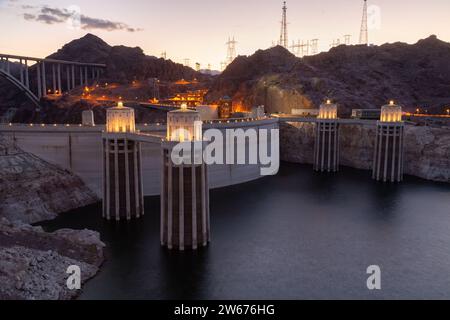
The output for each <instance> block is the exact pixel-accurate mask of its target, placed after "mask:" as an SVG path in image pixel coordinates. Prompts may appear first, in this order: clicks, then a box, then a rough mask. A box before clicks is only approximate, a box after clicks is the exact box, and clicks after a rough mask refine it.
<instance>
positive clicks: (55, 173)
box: [0, 135, 104, 300]
mask: <svg viewBox="0 0 450 320" xmlns="http://www.w3.org/2000/svg"><path fill="white" fill-rule="evenodd" d="M97 201H98V199H97V197H96V196H95V194H94V193H93V192H92V191H90V190H89V189H88V188H87V187H86V186H85V185H84V184H83V182H82V181H81V180H80V178H78V177H76V176H75V175H73V174H71V173H69V172H67V171H64V170H61V169H60V168H58V167H56V166H54V165H51V164H49V163H47V162H45V161H43V160H41V159H39V158H38V157H36V156H34V155H32V154H30V153H26V152H24V151H22V150H20V149H19V148H17V147H15V144H14V141H13V140H12V139H10V138H6V137H5V136H2V135H0V283H1V286H0V300H2V299H71V298H74V297H76V296H77V295H78V294H79V293H80V291H79V290H78V291H77V290H69V289H68V288H67V285H66V280H67V277H68V275H67V274H66V270H67V268H68V267H69V266H71V265H76V266H79V267H80V269H81V278H82V281H83V282H85V281H87V280H88V279H90V278H91V277H93V276H94V275H95V274H96V273H97V272H98V270H99V267H100V265H101V263H102V262H103V247H104V244H103V243H102V242H101V241H100V235H99V234H98V233H97V232H94V231H89V230H83V231H75V230H69V229H64V230H58V231H56V232H54V233H46V232H44V231H43V230H42V228H40V227H32V226H31V225H29V224H28V223H35V222H39V221H43V220H50V219H53V218H55V217H56V216H57V214H58V213H61V212H65V211H69V210H71V209H74V208H78V207H82V206H85V205H88V204H91V203H95V202H97ZM11 221H13V222H11Z"/></svg>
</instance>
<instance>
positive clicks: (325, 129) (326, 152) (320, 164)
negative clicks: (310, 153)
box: [314, 119, 339, 172]
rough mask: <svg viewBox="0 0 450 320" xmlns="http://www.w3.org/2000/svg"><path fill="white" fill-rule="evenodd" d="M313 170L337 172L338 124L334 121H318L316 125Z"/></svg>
mask: <svg viewBox="0 0 450 320" xmlns="http://www.w3.org/2000/svg"><path fill="white" fill-rule="evenodd" d="M314 170H315V171H320V172H337V171H339V123H338V121H337V120H336V119H330V120H325V119H320V120H317V123H316V133H315V145H314Z"/></svg>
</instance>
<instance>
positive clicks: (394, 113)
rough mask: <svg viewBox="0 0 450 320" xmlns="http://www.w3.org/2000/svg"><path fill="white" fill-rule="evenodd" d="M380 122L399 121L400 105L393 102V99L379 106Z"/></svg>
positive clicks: (400, 119)
mask: <svg viewBox="0 0 450 320" xmlns="http://www.w3.org/2000/svg"><path fill="white" fill-rule="evenodd" d="M380 121H381V122H401V121H402V107H400V106H398V105H396V104H395V102H394V101H393V100H391V101H389V104H388V105H385V106H383V107H381V117H380Z"/></svg>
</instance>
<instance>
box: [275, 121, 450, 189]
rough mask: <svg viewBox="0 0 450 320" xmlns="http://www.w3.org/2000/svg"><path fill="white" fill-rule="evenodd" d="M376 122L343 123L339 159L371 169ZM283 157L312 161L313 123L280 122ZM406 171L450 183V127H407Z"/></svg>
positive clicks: (354, 166) (308, 162) (288, 159)
mask: <svg viewBox="0 0 450 320" xmlns="http://www.w3.org/2000/svg"><path fill="white" fill-rule="evenodd" d="M375 130H376V127H375V125H374V124H373V125H350V124H344V125H341V128H340V148H341V149H340V163H341V165H343V166H348V167H352V168H357V169H365V170H371V169H372V161H373V152H374V144H375ZM280 152H281V159H282V160H284V161H288V162H295V163H307V164H312V162H313V152H314V124H313V123H298V122H297V123H294V122H292V123H283V122H282V123H280ZM404 173H405V174H408V175H412V176H417V177H420V178H424V179H428V180H434V181H442V182H449V183H450V129H448V128H432V127H418V126H410V125H407V126H406V127H405V161H404Z"/></svg>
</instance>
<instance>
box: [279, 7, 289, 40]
mask: <svg viewBox="0 0 450 320" xmlns="http://www.w3.org/2000/svg"><path fill="white" fill-rule="evenodd" d="M288 43H289V42H288V31H287V7H286V1H284V2H283V16H282V18H281V33H280V42H279V43H278V44H279V45H280V46H283V47H284V48H286V49H288Z"/></svg>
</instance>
